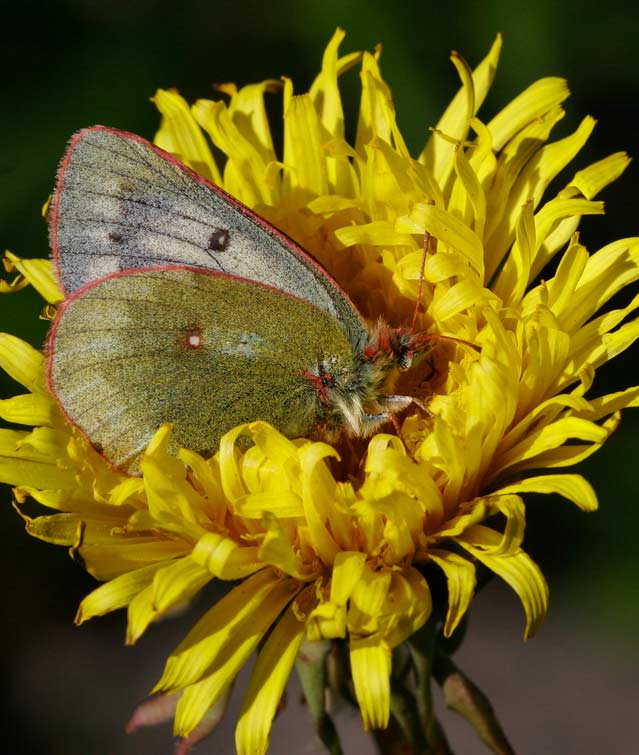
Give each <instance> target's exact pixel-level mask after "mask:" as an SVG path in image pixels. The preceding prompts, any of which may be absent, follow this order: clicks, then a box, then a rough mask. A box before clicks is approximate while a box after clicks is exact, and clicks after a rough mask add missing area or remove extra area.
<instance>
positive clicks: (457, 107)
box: [419, 34, 502, 185]
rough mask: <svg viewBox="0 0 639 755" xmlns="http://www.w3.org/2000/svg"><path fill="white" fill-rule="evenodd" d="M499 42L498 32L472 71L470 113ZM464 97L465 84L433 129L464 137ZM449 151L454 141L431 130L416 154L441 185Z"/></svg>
mask: <svg viewBox="0 0 639 755" xmlns="http://www.w3.org/2000/svg"><path fill="white" fill-rule="evenodd" d="M501 45H502V38H501V34H498V35H497V38H496V39H495V41H494V43H493V45H492V47H491V48H490V51H489V52H488V55H487V56H486V57H485V58H484V59H483V60H482V61H481V63H480V64H479V65H478V66H477V68H476V69H475V71H474V72H473V76H472V86H473V92H472V98H473V106H472V108H471V114H473V115H474V113H476V112H477V109H478V108H479V107H480V106H481V104H482V102H483V101H484V99H485V97H486V94H487V93H488V90H489V89H490V86H491V84H492V82H493V79H494V77H495V71H496V69H497V63H498V61H499V55H500V52H501ZM468 97H469V92H468V86H466V87H462V88H461V89H460V90H459V92H457V94H456V95H455V97H454V98H453V100H452V102H451V103H450V105H449V106H448V107H447V108H446V111H445V113H444V115H443V116H442V117H441V119H440V120H439V122H438V123H437V126H436V128H435V130H436V132H439V133H442V134H445V135H446V136H449V137H452V139H453V140H455V139H464V138H465V134H466V133H467V128H468V116H469V111H468V106H467V101H468ZM453 153H454V144H453V143H451V142H448V141H446V140H444V139H442V138H441V137H439V136H438V134H437V133H435V134H434V135H433V136H431V137H430V139H429V140H428V143H427V144H426V146H425V148H424V151H423V152H422V154H421V155H420V156H419V161H420V162H422V163H424V165H426V167H427V168H428V169H429V170H430V171H432V173H433V175H434V176H435V178H436V180H437V181H438V182H439V183H441V184H442V185H443V184H444V183H445V181H446V178H447V176H448V175H449V173H450V170H451V169H452V161H453Z"/></svg>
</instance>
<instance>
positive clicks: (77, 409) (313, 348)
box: [49, 268, 355, 473]
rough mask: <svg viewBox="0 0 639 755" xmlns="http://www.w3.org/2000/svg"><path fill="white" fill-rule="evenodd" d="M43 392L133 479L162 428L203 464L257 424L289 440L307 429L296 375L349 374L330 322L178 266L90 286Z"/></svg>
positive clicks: (343, 341)
mask: <svg viewBox="0 0 639 755" xmlns="http://www.w3.org/2000/svg"><path fill="white" fill-rule="evenodd" d="M49 349H50V354H51V357H50V360H49V382H50V386H51V388H52V390H53V391H54V393H55V394H56V395H57V397H58V399H59V401H60V403H61V405H62V407H63V408H64V410H65V412H66V414H67V416H68V418H69V419H70V420H71V421H72V422H73V423H74V424H76V425H77V426H78V427H80V429H81V430H82V431H83V432H84V433H85V434H86V435H87V437H88V438H89V439H90V440H91V442H92V443H93V444H94V445H95V446H96V448H98V450H100V451H101V452H102V453H103V454H104V455H105V456H106V458H107V459H109V460H110V461H111V462H112V463H113V464H115V465H116V466H119V467H121V468H123V469H126V470H127V471H129V472H131V473H136V472H137V471H138V463H139V460H140V458H141V455H142V452H143V450H144V448H145V447H146V445H147V444H148V442H149V441H150V440H151V438H152V437H153V434H154V433H155V431H156V430H157V428H158V427H159V425H161V424H162V423H163V422H169V421H170V422H173V423H174V436H173V437H174V444H175V445H186V446H188V447H189V448H193V449H197V450H200V451H201V452H203V453H204V454H205V455H208V454H210V453H211V452H213V451H214V450H215V449H216V448H217V445H218V443H219V439H220V437H221V435H222V434H223V433H224V432H226V431H227V430H229V429H231V428H232V427H235V426H236V425H238V424H240V423H242V422H247V421H251V420H254V419H256V418H258V417H259V418H260V419H263V420H266V421H268V422H271V423H272V424H273V425H275V426H276V427H278V428H279V429H280V430H282V432H284V433H285V434H286V435H288V436H290V437H296V436H303V435H306V434H308V432H309V431H310V430H311V429H312V427H313V425H314V424H315V422H316V421H317V416H318V411H319V408H318V404H317V395H316V393H315V391H313V389H312V387H311V386H310V385H309V382H308V380H307V379H306V377H305V373H306V372H307V371H308V370H309V369H310V368H313V367H314V366H316V365H317V364H318V363H321V362H322V361H323V360H329V361H330V363H331V364H332V365H333V367H334V369H336V370H351V369H352V368H353V360H354V359H355V357H354V351H353V347H352V344H351V343H350V342H349V341H348V338H347V337H346V335H345V333H344V331H343V330H342V328H341V327H340V326H339V324H338V322H337V321H336V320H335V318H333V317H331V316H330V315H328V314H326V313H325V312H324V311H322V310H321V309H319V308H318V307H316V306H315V305H312V304H310V303H308V302H306V301H303V300H300V299H296V298H294V297H292V296H288V295H285V294H282V293H280V292H278V291H276V290H273V289H271V288H268V287H266V286H263V285H256V284H255V283H252V282H250V281H243V280H238V279H235V278H229V277H227V276H225V275H221V274H219V273H218V274H216V273H213V272H206V271H200V270H195V269H188V268H166V269H161V270H154V269H148V270H137V271H135V270H133V271H128V272H126V273H122V274H118V275H112V276H110V277H107V278H105V279H103V280H101V281H98V282H96V283H95V284H92V285H89V286H87V287H85V288H84V289H83V290H81V291H80V292H79V293H78V294H76V295H74V296H73V297H71V298H70V299H69V300H68V301H67V302H65V304H64V305H63V307H62V308H61V310H60V312H59V314H58V318H57V320H56V323H55V325H54V329H53V331H52V334H51V340H50V345H49Z"/></svg>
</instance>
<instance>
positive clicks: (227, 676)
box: [156, 582, 297, 737]
mask: <svg viewBox="0 0 639 755" xmlns="http://www.w3.org/2000/svg"><path fill="white" fill-rule="evenodd" d="M241 587H242V585H240V587H237V588H235V590H234V591H233V592H236V591H237V590H240V588H241ZM296 589H297V588H296ZM294 594H295V593H294V592H292V590H291V585H290V584H286V583H285V582H280V584H279V585H277V587H276V588H275V589H274V590H272V591H271V593H270V595H269V596H268V600H267V601H266V602H265V604H264V605H263V606H262V607H261V608H257V607H256V606H255V604H254V603H253V601H249V603H250V605H251V607H252V608H254V609H257V610H254V611H253V612H252V616H250V615H249V612H248V611H246V610H243V611H242V618H241V620H238V619H237V617H233V618H232V619H231V620H230V622H229V624H230V625H229V626H228V627H227V628H226V630H225V631H224V634H225V635H226V641H225V642H224V644H223V645H222V646H221V647H220V648H219V652H217V653H216V654H215V656H214V658H213V659H212V661H213V662H212V664H210V665H209V668H208V673H209V675H208V676H205V677H204V679H202V680H201V681H199V682H197V683H195V684H191V685H190V686H187V687H186V690H185V692H184V694H183V695H182V697H181V698H180V701H179V703H178V706H177V710H176V715H175V727H174V732H175V734H176V735H177V736H181V737H185V736H188V735H189V734H190V732H192V731H193V729H194V728H195V727H196V726H197V725H198V723H199V722H200V721H201V720H202V717H203V716H204V715H205V714H206V712H207V710H208V709H209V708H210V707H211V706H212V705H213V704H214V703H215V702H216V701H217V700H218V699H219V697H220V695H222V694H223V693H224V691H225V690H226V689H227V688H228V686H229V684H231V682H232V681H233V679H234V678H235V676H236V675H237V673H238V671H239V670H240V669H241V668H242V666H243V665H244V664H245V663H246V662H247V660H248V659H249V657H250V655H251V653H252V652H253V651H254V650H255V648H256V647H257V645H258V643H259V641H260V640H261V639H262V637H263V636H264V634H265V632H266V631H267V630H268V629H269V627H270V626H271V624H272V623H273V621H275V619H276V618H277V616H278V615H279V613H280V612H281V611H282V610H283V609H284V607H285V606H286V604H287V603H288V602H289V601H290V600H291V598H293V597H294ZM227 597H228V596H227ZM223 600H224V599H223ZM218 605H219V604H218ZM215 608H217V606H215V607H214V608H213V609H212V611H215ZM210 613H211V612H209V614H210ZM205 618H206V617H205ZM200 625H202V621H200V622H199V624H198V625H196V627H195V629H194V630H193V631H192V632H191V634H190V635H189V637H191V636H193V635H194V633H195V632H196V630H197V629H198V627H199V626H200ZM189 637H187V638H186V640H185V643H186V642H188V640H189ZM217 644H218V638H217V637H216V636H212V637H210V638H209V639H208V640H205V641H204V644H203V645H202V644H200V647H199V650H200V653H203V654H204V656H205V658H204V660H206V658H209V657H210V649H211V646H214V645H217ZM172 658H173V656H171V658H169V662H168V663H167V668H168V664H169V663H170V662H171V659H172ZM201 661H202V659H201V658H200V659H199V660H198V662H199V663H201ZM211 672H212V673H211ZM185 683H188V682H185V680H182V681H181V682H180V684H179V686H180V687H181V686H183V685H184V684H185ZM156 690H157V687H156Z"/></svg>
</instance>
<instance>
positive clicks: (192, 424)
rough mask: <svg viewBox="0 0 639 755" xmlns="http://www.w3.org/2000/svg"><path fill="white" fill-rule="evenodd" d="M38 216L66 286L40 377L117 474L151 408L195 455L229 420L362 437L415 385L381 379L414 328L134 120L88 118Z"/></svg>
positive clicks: (414, 346)
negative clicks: (396, 320) (365, 298)
mask: <svg viewBox="0 0 639 755" xmlns="http://www.w3.org/2000/svg"><path fill="white" fill-rule="evenodd" d="M49 232H50V243H51V248H52V258H53V263H54V267H55V270H56V272H57V276H58V280H59V283H60V285H61V288H62V290H63V292H64V294H65V301H64V302H63V304H62V305H61V306H60V308H59V310H58V312H57V314H56V317H55V320H54V322H53V324H52V327H51V330H50V333H49V339H48V348H47V353H48V361H47V380H48V385H49V387H50V390H51V392H52V393H53V395H54V396H55V397H56V398H57V400H58V402H59V404H60V406H61V408H62V410H63V412H64V414H65V416H66V418H67V419H68V420H69V421H70V422H71V423H72V424H73V425H75V426H77V427H78V428H79V429H80V430H81V431H82V432H83V433H84V435H85V436H86V437H87V438H88V440H89V441H90V442H91V443H92V444H93V446H94V447H95V448H96V449H97V450H98V451H99V452H100V453H101V454H102V455H103V456H104V457H105V458H106V459H107V460H108V462H110V463H111V464H112V465H114V466H115V467H118V468H120V469H121V470H123V471H124V472H126V473H128V474H133V475H134V474H139V472H140V460H141V458H142V456H143V454H144V450H145V448H146V446H147V445H148V443H149V441H150V440H151V438H152V437H153V435H154V434H155V432H156V430H157V429H158V427H159V426H160V425H162V424H163V423H165V422H171V423H172V424H173V435H172V438H173V443H174V444H175V447H177V446H186V447H188V448H191V449H194V450H197V451H199V452H200V453H202V454H203V455H205V456H210V455H212V454H213V453H214V452H215V451H216V449H217V447H218V445H219V441H220V438H221V437H222V435H223V434H224V433H225V432H227V431H228V430H229V429H231V428H233V427H235V426H237V425H239V424H242V423H245V422H249V421H253V420H258V419H259V420H265V421H267V422H269V423H271V424H272V425H274V426H275V427H276V428H278V429H279V430H280V431H281V432H282V433H283V434H285V435H286V436H288V437H291V438H294V437H303V436H318V437H324V438H329V439H332V438H335V437H337V436H338V435H340V434H342V433H345V434H347V435H351V436H358V437H366V436H369V435H371V434H372V433H373V432H374V431H375V430H377V429H378V428H379V427H380V426H381V425H382V424H384V423H385V422H387V421H388V420H389V419H391V418H392V417H393V415H394V414H395V413H396V412H398V411H400V410H401V409H403V408H405V407H407V406H409V405H410V404H411V403H412V402H413V400H414V399H412V398H411V397H409V396H396V395H387V394H386V393H385V392H384V391H385V385H386V383H387V381H388V377H389V373H390V372H391V371H393V370H394V369H395V368H400V369H406V368H408V367H409V366H410V365H411V363H412V362H413V359H414V358H415V357H416V356H417V355H419V354H421V353H423V352H424V351H425V350H426V348H427V344H428V340H429V338H430V336H428V335H425V334H420V333H416V332H415V331H414V328H412V327H411V328H394V327H390V326H389V325H387V324H386V323H384V322H381V321H380V322H378V323H377V324H376V325H375V326H373V327H370V328H369V327H368V326H367V324H366V323H365V321H364V320H363V318H362V317H361V316H360V314H359V313H358V311H357V309H356V308H355V306H354V305H353V303H352V302H351V301H350V299H349V298H348V296H347V294H346V293H345V292H344V291H343V290H342V288H341V287H340V286H339V285H338V284H337V282H336V281H335V280H334V279H333V278H332V277H331V276H330V275H329V274H328V272H327V271H326V270H324V268H323V267H322V266H321V265H320V264H319V263H318V262H317V261H316V260H315V259H313V257H311V256H310V255H309V254H308V253H307V252H305V251H304V250H303V249H302V248H301V247H299V246H298V245H297V244H296V243H294V242H293V241H292V240H291V239H290V238H288V237H287V236H285V235H284V234H283V233H281V232H280V231H278V230H277V229H276V228H275V227H273V226H272V225H270V224H269V223H267V222H266V221H265V220H263V219H261V218H260V217H259V216H258V215H256V214H255V213H253V212H252V211H251V210H249V209H248V208H247V207H245V206H244V205H243V204H241V203H240V202H239V201H237V200H236V199H234V198H233V197H231V196H230V195H229V194H227V193H226V192H224V191H223V190H222V189H220V188H219V187H217V186H214V185H213V184H211V183H209V182H208V181H207V180H205V179H204V178H203V177H202V176H200V175H198V174H197V173H195V172H193V171H192V170H190V169H189V168H187V167H185V166H184V165H183V164H182V163H180V162H179V161H178V160H177V159H176V158H174V157H173V156H171V155H170V154H168V153H166V152H164V151H163V150H161V149H159V148H158V147H156V146H154V145H152V144H151V143H149V142H148V141H146V140H145V139H143V138H141V137H139V136H136V135H134V134H130V133H126V132H123V131H118V130H115V129H111V128H107V127H104V126H94V127H92V128H87V129H84V130H82V131H80V132H78V133H77V134H75V135H74V136H73V137H72V139H71V140H70V142H69V145H68V148H67V151H66V153H65V155H64V157H63V159H62V162H61V164H60V167H59V171H58V176H57V185H56V188H55V192H54V194H53V198H52V203H51V207H50V210H49Z"/></svg>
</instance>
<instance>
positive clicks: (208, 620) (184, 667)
mask: <svg viewBox="0 0 639 755" xmlns="http://www.w3.org/2000/svg"><path fill="white" fill-rule="evenodd" d="M291 589H292V583H290V582H289V581H287V580H282V579H279V578H278V577H277V576H276V575H275V573H274V572H273V570H271V569H268V568H267V569H262V571H260V572H258V573H257V574H254V575H253V576H251V577H249V578H248V579H246V580H244V582H241V583H240V584H239V585H238V586H237V587H235V588H234V589H233V590H231V592H230V593H228V594H227V595H225V596H224V597H223V598H222V599H221V600H219V601H218V602H217V603H216V604H215V605H214V606H213V608H211V609H210V610H209V611H208V612H207V613H206V614H205V615H204V616H203V617H202V618H201V619H200V621H198V623H197V624H196V625H195V626H194V627H193V629H192V630H191V631H190V632H189V634H188V635H187V636H186V638H185V639H184V640H183V641H182V642H181V643H180V645H178V647H177V648H176V649H175V650H174V651H173V653H172V654H171V656H170V657H169V659H168V661H167V663H166V667H165V669H164V673H163V674H162V678H161V679H160V680H159V682H158V683H157V684H156V685H155V687H154V688H153V693H155V692H172V691H174V690H177V689H180V688H181V687H184V686H186V685H189V684H193V683H194V682H197V681H198V680H199V679H201V678H202V677H203V676H204V675H205V674H206V673H207V672H209V671H211V670H213V669H212V664H213V665H214V666H215V667H216V668H217V667H218V665H219V664H222V663H223V662H224V659H225V657H227V656H228V655H230V653H231V650H232V651H233V652H239V646H240V644H241V643H243V642H244V640H245V639H246V637H245V635H248V636H250V637H252V638H253V639H254V640H255V642H254V644H253V647H255V644H257V642H258V641H259V632H260V628H261V632H262V633H263V632H264V631H266V629H267V628H268V627H269V626H270V624H271V622H272V621H273V619H274V618H275V617H276V616H277V614H278V613H279V611H280V610H281V609H282V608H283V607H284V605H285V604H286V603H287V602H288V601H289V600H290V599H291V597H292V593H291ZM249 653H250V651H249ZM229 681H230V680H229ZM211 704H213V703H211ZM198 720H199V719H198ZM195 723H197V722H195ZM193 725H195V724H193ZM189 731H190V729H189ZM187 733H188V732H187Z"/></svg>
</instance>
